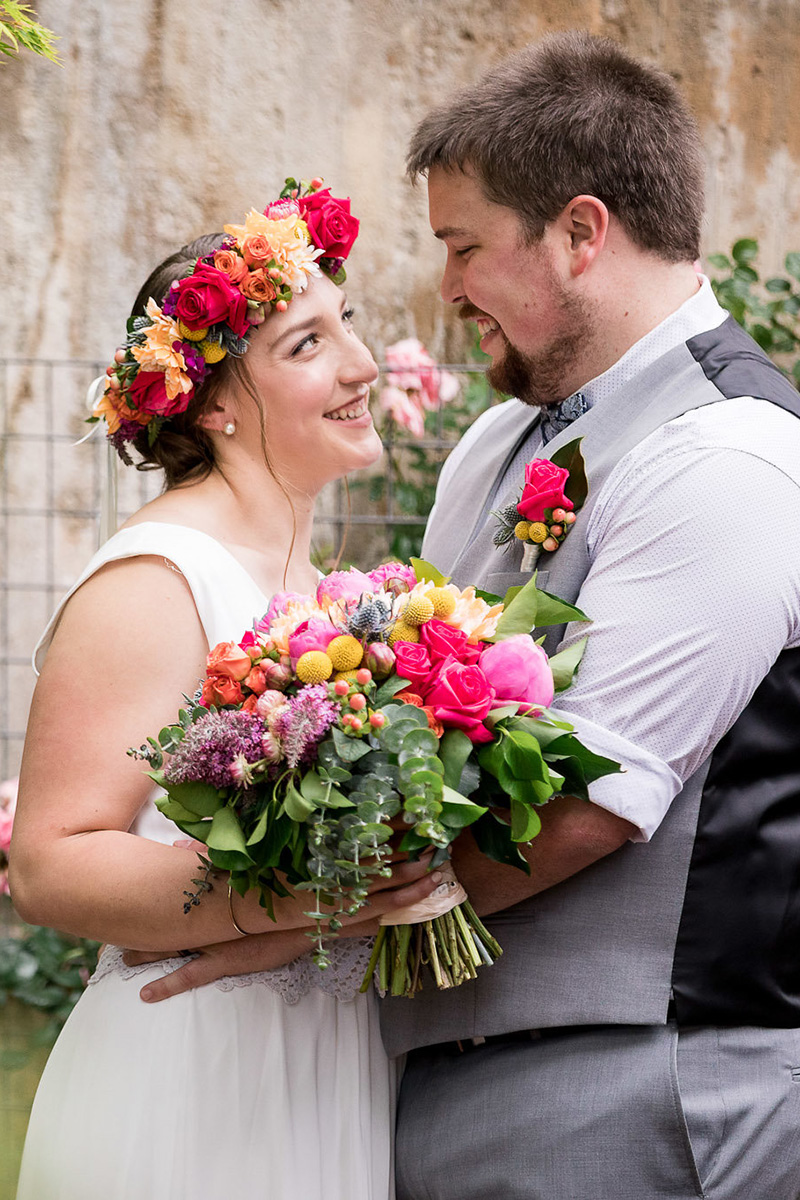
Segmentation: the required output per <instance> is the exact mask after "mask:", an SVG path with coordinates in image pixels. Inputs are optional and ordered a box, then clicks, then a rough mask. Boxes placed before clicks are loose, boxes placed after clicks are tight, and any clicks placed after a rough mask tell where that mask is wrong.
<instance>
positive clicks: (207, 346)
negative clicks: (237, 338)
mask: <svg viewBox="0 0 800 1200" xmlns="http://www.w3.org/2000/svg"><path fill="white" fill-rule="evenodd" d="M197 349H198V350H199V351H200V353H201V354H202V356H203V358H204V359H205V360H206V362H207V363H209V364H213V363H218V362H221V361H222V359H223V358H224V357H225V355H226V354H227V353H228V351H227V350H226V349H225V347H224V346H221V345H220V344H219V342H212V341H208V340H205V339H204V340H203V341H202V342H200V344H199V345H198V347H197Z"/></svg>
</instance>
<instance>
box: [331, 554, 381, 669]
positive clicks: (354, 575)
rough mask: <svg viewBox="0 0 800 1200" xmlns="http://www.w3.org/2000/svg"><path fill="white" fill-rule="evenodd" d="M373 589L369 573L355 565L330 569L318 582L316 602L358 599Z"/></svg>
mask: <svg viewBox="0 0 800 1200" xmlns="http://www.w3.org/2000/svg"><path fill="white" fill-rule="evenodd" d="M374 590H375V589H374V587H373V584H372V580H371V579H370V577H369V575H364V573H363V572H362V571H357V570H356V568H355V567H351V568H350V570H349V571H331V573H330V575H326V576H325V578H324V579H321V580H320V582H319V586H318V587H317V604H319V605H320V606H326V605H328V604H334V603H335V602H336V601H337V600H358V599H359V598H360V597H361V596H363V595H364V593H365V592H366V593H370V594H371V593H372V592H373V591H374ZM323 649H324V647H323Z"/></svg>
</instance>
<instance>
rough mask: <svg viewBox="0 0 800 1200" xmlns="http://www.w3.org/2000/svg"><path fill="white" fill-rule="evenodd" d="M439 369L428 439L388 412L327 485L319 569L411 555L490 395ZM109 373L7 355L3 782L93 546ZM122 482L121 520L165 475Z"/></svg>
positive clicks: (471, 369)
mask: <svg viewBox="0 0 800 1200" xmlns="http://www.w3.org/2000/svg"><path fill="white" fill-rule="evenodd" d="M443 369H446V370H448V371H450V372H452V373H453V374H455V375H457V376H458V377H459V380H460V383H461V392H460V398H459V400H457V401H456V402H455V403H453V404H450V405H447V406H440V407H439V408H437V409H436V410H434V411H432V412H430V413H428V414H427V418H426V423H425V433H424V435H423V436H422V437H421V438H414V437H411V436H410V435H408V434H407V433H406V432H405V431H404V430H403V429H402V428H401V427H399V426H396V425H395V424H394V422H393V421H391V420H389V419H388V418H384V419H383V420H382V436H383V442H384V446H385V451H386V453H385V455H384V459H383V461H382V463H380V464H379V465H378V466H377V467H376V468H374V469H373V470H371V471H370V472H368V473H365V472H361V473H360V474H359V475H358V476H355V477H353V478H352V479H351V482H350V486H349V489H346V488H345V487H344V486H343V485H342V483H341V481H339V482H337V483H335V484H332V485H330V486H328V487H326V488H325V489H324V490H323V492H322V494H321V496H320V499H319V502H318V505H317V519H316V522H315V546H314V552H315V557H316V560H317V561H318V562H319V563H320V565H322V566H323V567H326V566H330V565H331V564H332V562H333V561H334V559H335V557H336V555H337V553H338V552H339V551H340V549H341V547H342V543H343V541H344V551H343V556H342V557H343V562H344V563H355V564H356V565H357V566H361V567H367V566H369V565H374V564H375V563H376V562H379V561H381V560H382V559H385V558H386V557H387V556H388V555H390V554H401V555H406V556H407V554H408V553H409V552H415V550H416V548H417V547H418V545H419V542H420V539H421V535H422V531H423V529H424V526H425V521H426V518H427V511H428V509H429V507H430V502H431V500H432V495H433V487H434V485H435V479H436V476H437V474H438V470H439V468H440V466H441V463H442V462H443V461H444V459H445V458H446V457H447V455H448V453H449V452H450V450H451V449H452V448H453V446H454V444H455V442H456V441H457V439H458V437H459V436H460V434H461V433H463V432H464V430H465V429H466V428H467V427H468V425H469V424H470V423H471V422H472V421H473V420H474V419H475V417H476V416H477V415H478V414H479V413H480V412H481V411H483V409H485V408H487V407H489V405H490V404H491V403H492V402H493V399H494V397H493V395H492V392H491V388H490V387H489V384H488V382H487V381H486V378H485V369H484V368H483V367H482V366H478V365H476V364H472V363H455V364H443ZM103 370H104V365H101V364H98V363H95V362H91V361H88V360H80V359H71V360H50V359H39V358H8V359H0V779H6V778H8V777H10V776H12V775H14V774H16V772H17V770H18V767H19V761H20V757H21V752H22V743H23V739H24V730H25V725H26V722H27V715H28V709H29V705H30V700H31V696H32V693H33V687H34V683H35V676H34V674H33V671H32V669H31V655H32V652H33V649H34V647H35V645H36V642H37V641H38V638H39V636H40V635H41V633H42V630H43V629H44V627H45V625H46V624H47V621H48V620H49V618H50V615H51V613H52V612H53V610H54V608H55V607H56V604H57V603H58V601H59V599H60V598H61V596H62V595H63V594H64V593H65V592H66V591H67V590H68V588H69V587H70V586H71V584H72V583H73V582H74V580H75V578H76V577H77V575H78V574H79V573H80V571H81V570H82V568H83V567H84V566H85V564H86V563H87V562H88V560H89V559H90V558H91V556H92V554H93V553H94V551H95V550H96V549H97V544H98V531H99V511H100V499H101V491H102V478H103V474H104V471H105V463H106V446H105V439H104V438H103V437H102V434H101V432H99V431H98V432H97V433H96V434H95V435H94V436H93V437H91V438H89V440H88V441H86V442H84V443H83V444H80V445H78V444H76V443H77V442H78V441H79V439H81V438H82V437H83V436H84V435H85V433H86V431H87V428H88V427H87V426H86V425H85V424H84V422H83V416H84V401H83V397H84V396H85V394H86V389H87V388H88V386H89V383H90V382H91V380H92V379H93V378H95V376H97V375H98V374H101V373H102V371H103ZM379 384H380V381H379ZM465 398H466V400H465ZM118 479H119V482H118V487H119V498H118V512H119V519H120V521H122V520H124V519H125V518H126V517H127V516H129V515H130V514H131V513H133V512H134V511H135V510H136V509H138V508H139V507H140V506H141V505H142V504H144V503H145V502H146V501H147V500H149V499H152V498H153V497H154V496H155V495H157V494H158V493H159V491H160V490H161V473H160V472H139V471H133V470H130V469H127V470H126V469H124V468H123V469H121V470H120V471H119V476H118ZM348 490H349V494H348Z"/></svg>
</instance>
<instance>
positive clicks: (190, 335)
mask: <svg viewBox="0 0 800 1200" xmlns="http://www.w3.org/2000/svg"><path fill="white" fill-rule="evenodd" d="M178 333H179V334H180V335H181V337H182V338H183V340H184V341H185V342H202V340H203V338H204V337H205V336H206V334H207V333H208V326H207V325H206V327H205V329H190V328H189V326H188V325H184V323H183V321H178Z"/></svg>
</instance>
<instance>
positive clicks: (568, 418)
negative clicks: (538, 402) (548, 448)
mask: <svg viewBox="0 0 800 1200" xmlns="http://www.w3.org/2000/svg"><path fill="white" fill-rule="evenodd" d="M588 410H589V405H588V403H587V401H586V397H585V396H584V394H583V392H576V393H575V395H574V396H567V398H566V400H562V401H561V403H560V404H554V405H553V407H552V408H544V409H542V419H541V422H540V424H539V427H540V429H541V431H542V437H543V439H544V441H545V442H549V441H552V439H553V438H554V437H555V436H556V434H557V433H561V430H562V429H566V428H567V426H568V425H571V424H572V422H573V421H576V420H577V419H578V417H582V416H583V414H584V413H585V412H588Z"/></svg>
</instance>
